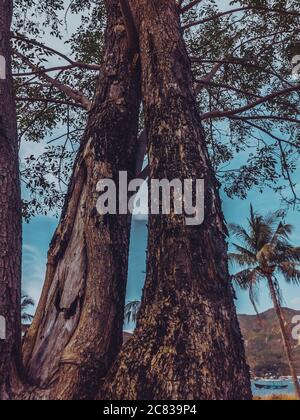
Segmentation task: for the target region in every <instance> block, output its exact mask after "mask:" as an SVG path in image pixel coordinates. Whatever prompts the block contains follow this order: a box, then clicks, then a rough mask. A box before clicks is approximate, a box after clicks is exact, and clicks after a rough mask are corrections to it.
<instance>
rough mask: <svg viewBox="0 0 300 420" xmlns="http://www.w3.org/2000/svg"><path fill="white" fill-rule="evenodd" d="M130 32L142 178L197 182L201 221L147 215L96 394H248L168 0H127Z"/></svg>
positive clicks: (222, 248)
mask: <svg viewBox="0 0 300 420" xmlns="http://www.w3.org/2000/svg"><path fill="white" fill-rule="evenodd" d="M130 4H131V7H132V10H133V15H134V18H135V22H136V27H137V30H138V33H139V41H140V50H141V62H142V91H143V102H144V111H145V120H146V130H147V135H148V142H149V161H150V165H149V167H150V178H154V179H165V178H166V179H169V180H172V179H178V178H179V179H180V180H181V181H183V180H184V179H203V178H204V179H205V183H206V191H205V221H204V223H203V224H202V225H201V226H196V227H191V226H186V224H185V220H184V217H181V216H176V215H174V214H171V215H170V216H154V215H150V219H149V240H148V258H147V278H146V284H145V288H144V292H143V299H142V306H141V311H140V314H139V317H138V322H137V328H136V331H135V333H134V336H133V338H132V339H131V340H129V342H128V343H127V344H126V346H125V347H124V348H123V350H122V352H121V354H120V356H119V358H118V359H117V362H116V363H115V365H114V366H113V368H112V370H111V371H110V373H109V375H108V376H107V378H106V380H105V384H104V385H103V386H102V390H101V392H100V394H99V398H105V399H112V400H122V399H125V400H145V399H146V400H147V399H150V400H184V399H188V400H240V399H241V400H249V399H251V397H252V395H251V385H250V374H249V367H248V366H247V364H246V361H245V351H244V346H243V340H242V336H241V332H240V328H239V324H238V320H237V315H236V309H235V306H234V300H233V291H232V286H231V281H230V276H229V272H228V261H227V246H226V241H225V239H226V232H227V231H226V228H225V223H224V217H223V214H222V210H221V203H220V198H219V191H218V189H219V186H218V184H217V181H216V179H215V176H214V173H213V170H212V167H211V164H210V162H209V157H208V152H207V149H206V144H205V138H204V132H203V129H202V127H201V119H200V116H199V115H198V109H197V104H196V100H195V97H194V94H193V77H192V71H191V64H190V60H189V58H188V55H187V51H186V47H185V44H184V40H183V37H182V32H181V28H180V19H179V11H178V7H177V6H176V2H175V1H174V0H172V1H170V0H151V1H150V0H132V1H131V3H130Z"/></svg>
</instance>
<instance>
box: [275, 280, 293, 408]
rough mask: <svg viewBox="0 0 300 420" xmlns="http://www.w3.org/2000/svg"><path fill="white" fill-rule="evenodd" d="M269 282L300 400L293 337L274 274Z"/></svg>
mask: <svg viewBox="0 0 300 420" xmlns="http://www.w3.org/2000/svg"><path fill="white" fill-rule="evenodd" d="M268 284H269V289H270V293H271V298H272V301H273V305H274V308H275V311H276V314H277V317H278V321H279V325H280V330H281V336H282V342H283V345H284V349H285V352H286V357H287V360H288V364H289V367H290V371H291V375H292V378H293V382H294V386H295V392H296V396H297V397H298V399H299V400H300V384H299V380H298V376H297V371H296V367H295V364H294V360H293V352H292V346H291V337H289V336H288V332H287V329H286V321H285V319H284V315H283V312H282V309H281V306H280V304H279V301H278V297H277V293H276V290H275V287H274V283H273V279H272V276H269V277H268Z"/></svg>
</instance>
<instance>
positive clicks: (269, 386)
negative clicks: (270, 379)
mask: <svg viewBox="0 0 300 420" xmlns="http://www.w3.org/2000/svg"><path fill="white" fill-rule="evenodd" d="M254 385H255V387H256V388H257V389H268V390H274V391H275V390H280V389H286V388H288V385H274V384H273V385H271V384H270V385H266V384H257V383H256V384H254Z"/></svg>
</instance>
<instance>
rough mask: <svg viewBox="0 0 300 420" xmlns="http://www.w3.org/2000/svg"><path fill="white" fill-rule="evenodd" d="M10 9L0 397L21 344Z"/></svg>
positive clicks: (0, 178) (2, 154) (4, 28)
mask: <svg viewBox="0 0 300 420" xmlns="http://www.w3.org/2000/svg"><path fill="white" fill-rule="evenodd" d="M12 8H13V2H12V1H8V0H0V56H2V57H4V58H5V60H6V78H5V79H2V78H1V79H0V316H3V317H5V319H6V340H1V339H0V399H5V398H9V397H10V395H11V390H12V387H13V384H12V381H14V377H15V373H16V371H17V370H18V369H19V368H20V346H21V316H20V307H21V306H20V299H21V297H20V294H21V193H20V179H19V160H18V141H17V126H16V110H15V103H14V93H13V84H12V75H11V59H10V25H11V18H12ZM1 76H4V75H3V72H1Z"/></svg>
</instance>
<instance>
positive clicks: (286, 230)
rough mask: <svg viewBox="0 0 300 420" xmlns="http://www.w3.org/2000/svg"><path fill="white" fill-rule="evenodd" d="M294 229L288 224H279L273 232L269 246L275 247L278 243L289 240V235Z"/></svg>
mask: <svg viewBox="0 0 300 420" xmlns="http://www.w3.org/2000/svg"><path fill="white" fill-rule="evenodd" d="M293 230H294V227H293V226H292V225H289V224H283V223H282V222H280V223H279V225H278V227H277V229H276V231H275V232H274V235H273V238H272V240H271V244H272V245H273V246H276V245H277V243H278V242H280V241H283V242H284V243H286V241H287V240H288V239H289V237H290V235H291V234H292V233H293Z"/></svg>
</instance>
